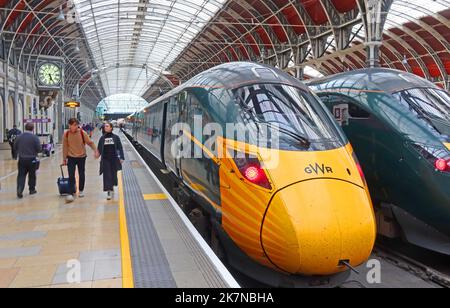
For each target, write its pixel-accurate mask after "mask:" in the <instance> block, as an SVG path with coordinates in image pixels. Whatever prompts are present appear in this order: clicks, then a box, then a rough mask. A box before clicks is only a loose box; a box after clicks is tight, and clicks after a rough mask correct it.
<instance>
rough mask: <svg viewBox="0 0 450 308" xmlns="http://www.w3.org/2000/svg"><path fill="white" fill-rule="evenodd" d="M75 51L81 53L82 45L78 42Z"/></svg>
mask: <svg viewBox="0 0 450 308" xmlns="http://www.w3.org/2000/svg"><path fill="white" fill-rule="evenodd" d="M75 51H76V52H80V45H79V44H78V41H77V44H76V46H75Z"/></svg>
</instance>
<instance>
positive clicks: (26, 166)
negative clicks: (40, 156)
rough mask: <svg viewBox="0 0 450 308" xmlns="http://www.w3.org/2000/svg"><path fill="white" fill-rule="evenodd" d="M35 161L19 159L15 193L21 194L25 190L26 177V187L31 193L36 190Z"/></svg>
mask: <svg viewBox="0 0 450 308" xmlns="http://www.w3.org/2000/svg"><path fill="white" fill-rule="evenodd" d="M34 161H35V159H33V158H32V159H20V160H19V164H18V165H19V174H18V176H17V193H20V194H21V193H23V191H24V189H25V180H26V178H27V175H28V187H29V189H30V192H31V191H34V190H36V164H35V163H33V162H34Z"/></svg>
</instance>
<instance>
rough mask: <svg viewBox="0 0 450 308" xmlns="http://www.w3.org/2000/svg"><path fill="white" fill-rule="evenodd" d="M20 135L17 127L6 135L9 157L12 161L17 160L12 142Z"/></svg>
mask: <svg viewBox="0 0 450 308" xmlns="http://www.w3.org/2000/svg"><path fill="white" fill-rule="evenodd" d="M21 134H22V132H21V131H20V130H19V129H17V125H14V127H13V129H11V130H9V131H8V134H7V138H8V143H9V146H10V147H11V156H12V159H14V160H16V159H17V152H16V150H15V149H14V141H15V140H16V138H17V137H19V136H20V135H21Z"/></svg>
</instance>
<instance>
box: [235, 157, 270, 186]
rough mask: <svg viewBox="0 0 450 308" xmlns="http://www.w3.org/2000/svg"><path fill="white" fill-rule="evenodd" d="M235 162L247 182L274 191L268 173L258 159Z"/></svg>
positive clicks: (243, 159) (236, 159)
mask: <svg viewBox="0 0 450 308" xmlns="http://www.w3.org/2000/svg"><path fill="white" fill-rule="evenodd" d="M234 162H235V163H236V166H237V167H238V169H239V172H240V173H241V174H242V176H243V177H244V178H245V179H246V180H247V181H249V182H251V183H253V184H255V185H258V186H261V187H264V188H266V189H272V185H270V181H269V179H268V177H267V175H266V172H265V171H264V169H263V168H262V167H261V163H260V161H259V160H258V159H257V158H235V159H234Z"/></svg>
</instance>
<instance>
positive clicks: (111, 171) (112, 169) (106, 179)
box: [103, 159, 118, 191]
mask: <svg viewBox="0 0 450 308" xmlns="http://www.w3.org/2000/svg"><path fill="white" fill-rule="evenodd" d="M117 183H118V179H117V168H116V162H114V161H111V160H108V159H104V160H103V191H113V190H114V186H117Z"/></svg>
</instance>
